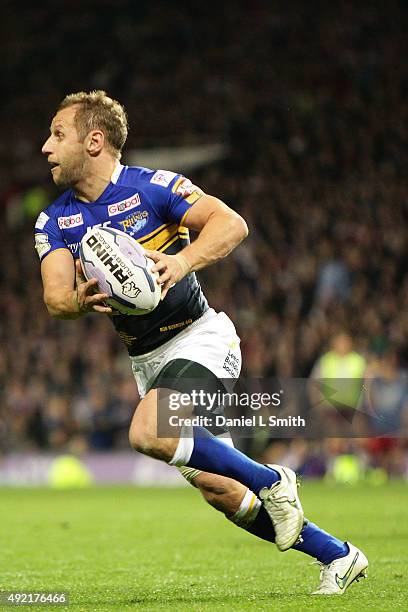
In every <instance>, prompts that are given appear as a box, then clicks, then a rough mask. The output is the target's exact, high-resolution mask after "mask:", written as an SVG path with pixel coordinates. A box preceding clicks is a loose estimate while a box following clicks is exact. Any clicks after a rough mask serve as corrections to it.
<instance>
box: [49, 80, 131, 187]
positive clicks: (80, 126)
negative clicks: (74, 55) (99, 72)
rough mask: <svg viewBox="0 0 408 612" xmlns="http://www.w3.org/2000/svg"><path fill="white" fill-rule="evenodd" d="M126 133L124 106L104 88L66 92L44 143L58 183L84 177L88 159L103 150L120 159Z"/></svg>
mask: <svg viewBox="0 0 408 612" xmlns="http://www.w3.org/2000/svg"><path fill="white" fill-rule="evenodd" d="M127 133H128V124H127V117H126V112H125V109H124V108H123V106H122V105H121V104H119V102H117V101H116V100H113V99H112V98H110V97H109V96H108V95H107V94H106V93H105V92H104V91H91V92H90V93H85V92H83V91H81V92H78V93H73V94H70V95H68V96H66V97H65V98H64V99H63V100H62V102H61V104H60V105H59V107H58V110H57V113H56V115H55V117H54V118H53V120H52V123H51V135H50V137H49V138H48V139H47V140H46V142H45V143H44V145H43V147H42V152H43V153H44V154H45V155H47V156H48V161H49V162H50V163H51V164H53V168H52V170H51V172H52V175H53V179H54V182H55V184H56V185H58V186H59V187H62V188H64V189H66V188H68V187H73V186H75V185H76V184H77V183H78V182H79V181H80V180H81V179H83V178H84V173H85V172H86V162H87V161H89V160H90V159H96V158H98V156H100V155H101V153H102V152H105V153H108V154H109V155H110V156H112V157H115V158H117V159H120V157H121V151H122V147H123V145H124V144H125V142H126V138H127Z"/></svg>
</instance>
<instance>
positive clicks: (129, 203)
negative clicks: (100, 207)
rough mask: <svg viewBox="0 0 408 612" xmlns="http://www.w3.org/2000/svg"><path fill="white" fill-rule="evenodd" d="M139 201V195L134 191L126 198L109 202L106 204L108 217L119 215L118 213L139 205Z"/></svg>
mask: <svg viewBox="0 0 408 612" xmlns="http://www.w3.org/2000/svg"><path fill="white" fill-rule="evenodd" d="M140 203H141V202H140V196H139V194H138V193H135V194H133V195H132V197H130V198H128V199H127V200H122V201H121V202H115V203H114V204H110V205H109V206H108V215H109V216H110V217H114V216H115V215H119V214H120V213H122V212H125V211H127V210H130V209H131V208H136V206H139V205H140Z"/></svg>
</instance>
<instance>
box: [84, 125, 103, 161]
mask: <svg viewBox="0 0 408 612" xmlns="http://www.w3.org/2000/svg"><path fill="white" fill-rule="evenodd" d="M104 144H105V134H104V133H103V132H102V130H92V131H91V132H89V134H88V135H87V137H86V150H87V152H88V153H89V155H91V156H92V157H95V156H96V155H99V153H100V152H101V151H102V149H103V147H104Z"/></svg>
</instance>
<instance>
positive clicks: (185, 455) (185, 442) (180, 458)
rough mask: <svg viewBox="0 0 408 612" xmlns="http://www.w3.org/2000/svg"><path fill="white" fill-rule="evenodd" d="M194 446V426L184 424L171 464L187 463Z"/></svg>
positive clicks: (180, 464)
mask: <svg viewBox="0 0 408 612" xmlns="http://www.w3.org/2000/svg"><path fill="white" fill-rule="evenodd" d="M193 448H194V436H193V428H192V427H191V426H189V427H187V426H186V425H183V427H182V428H181V432H180V439H179V442H178V445H177V448H176V452H175V453H174V455H173V457H172V459H171V460H170V461H169V465H177V466H182V465H186V464H187V463H188V462H189V461H190V458H191V455H192V452H193Z"/></svg>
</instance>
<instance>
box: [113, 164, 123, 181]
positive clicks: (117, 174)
mask: <svg viewBox="0 0 408 612" xmlns="http://www.w3.org/2000/svg"><path fill="white" fill-rule="evenodd" d="M122 170H123V165H122V164H121V163H120V162H117V164H116V166H115V169H114V171H113V172H112V176H111V179H110V180H111V183H113V184H114V185H116V183H117V182H118V178H119V177H120V173H121V172H122Z"/></svg>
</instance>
